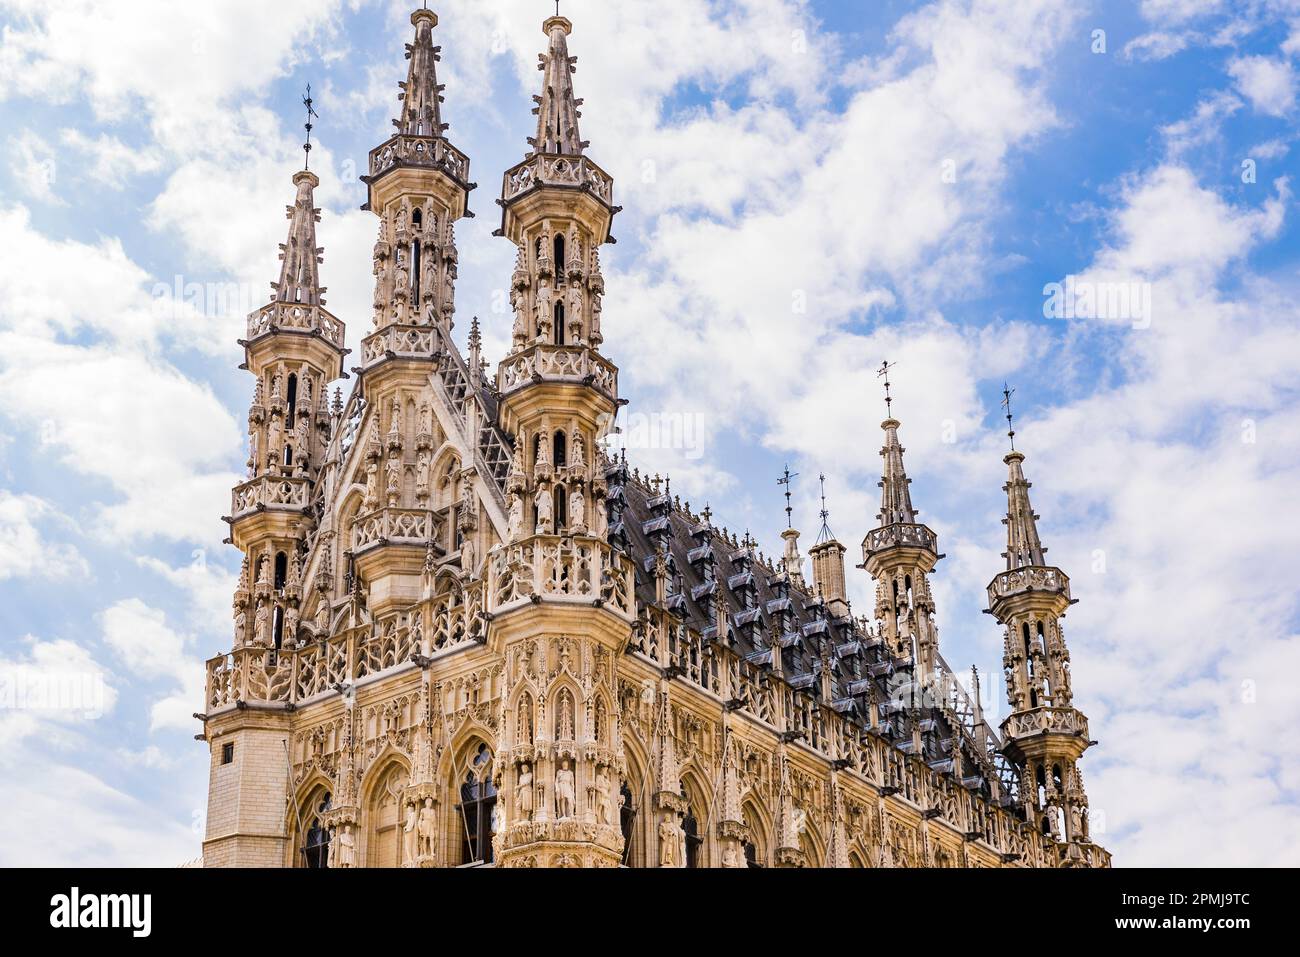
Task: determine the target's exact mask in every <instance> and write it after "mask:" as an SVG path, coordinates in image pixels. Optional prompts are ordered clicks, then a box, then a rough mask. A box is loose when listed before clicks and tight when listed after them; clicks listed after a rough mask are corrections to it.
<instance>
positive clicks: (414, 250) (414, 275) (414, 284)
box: [411, 210, 420, 302]
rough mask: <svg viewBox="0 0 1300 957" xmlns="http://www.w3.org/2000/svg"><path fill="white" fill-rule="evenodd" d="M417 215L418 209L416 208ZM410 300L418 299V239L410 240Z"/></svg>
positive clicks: (417, 300) (416, 300)
mask: <svg viewBox="0 0 1300 957" xmlns="http://www.w3.org/2000/svg"><path fill="white" fill-rule="evenodd" d="M416 214H417V215H419V210H416ZM411 301H412V302H419V301H420V241H419V240H418V239H414V240H412V241H411Z"/></svg>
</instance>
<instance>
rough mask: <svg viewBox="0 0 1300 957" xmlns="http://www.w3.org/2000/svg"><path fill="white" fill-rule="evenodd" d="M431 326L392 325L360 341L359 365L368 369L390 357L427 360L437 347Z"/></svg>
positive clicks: (434, 333)
mask: <svg viewBox="0 0 1300 957" xmlns="http://www.w3.org/2000/svg"><path fill="white" fill-rule="evenodd" d="M436 335H437V333H436V330H435V328H434V327H433V326H411V325H401V324H396V323H395V324H393V325H388V326H385V327H384V328H382V329H380V330H379V331H378V332H374V333H371V334H370V335H368V336H366V337H365V338H364V339H362V340H361V365H362V367H363V368H369V367H370V366H372V365H375V364H376V363H378V362H382V361H383V360H384V359H386V358H388V357H389V356H390V355H393V356H399V357H403V358H416V359H428V358H431V357H432V356H433V353H434V350H435V348H436V346H437V338H436Z"/></svg>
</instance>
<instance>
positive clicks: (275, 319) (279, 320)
mask: <svg viewBox="0 0 1300 957" xmlns="http://www.w3.org/2000/svg"><path fill="white" fill-rule="evenodd" d="M282 329H286V330H290V331H294V332H319V333H320V334H321V336H322V337H324V338H325V339H326V340H327V341H328V342H330V343H331V344H333V345H335V346H338V347H339V348H340V349H342V348H343V337H344V325H343V322H342V321H341V320H339V319H336V318H335V317H334V316H333V315H331V314H330V313H329V312H327V311H326V310H324V309H322V308H321V307H320V306H309V305H305V304H303V303H295V302H270V303H267V304H266V305H265V306H263V307H262V308H261V309H259V310H257V312H254V313H253V314H252V315H250V316H249V317H248V338H249V341H252V340H253V339H256V338H257V337H258V336H264V335H267V334H269V333H272V332H278V331H280V330H282Z"/></svg>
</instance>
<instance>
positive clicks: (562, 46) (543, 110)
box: [528, 16, 589, 156]
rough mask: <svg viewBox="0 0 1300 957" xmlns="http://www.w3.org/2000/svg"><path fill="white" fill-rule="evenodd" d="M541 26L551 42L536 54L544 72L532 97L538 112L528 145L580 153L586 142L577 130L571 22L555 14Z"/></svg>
mask: <svg viewBox="0 0 1300 957" xmlns="http://www.w3.org/2000/svg"><path fill="white" fill-rule="evenodd" d="M542 30H543V31H544V32H545V33H546V35H547V36H548V37H549V38H550V41H551V42H550V46H549V47H548V49H547V51H546V52H545V53H539V54H538V55H537V59H538V60H539V61H540V62H539V63H538V64H537V69H539V70H541V71H542V74H543V77H542V93H541V95H540V96H534V97H533V102H534V103H536V104H537V106H536V107H535V108H534V109H533V112H534V113H536V114H537V135H536V136H534V137H531V138H530V139H529V140H528V145H529V146H531V147H532V148H533V151H534V152H537V153H549V154H558V155H561V156H581V155H582V151H583V149H585V148H586V147H587V146H588V145H589V144H588V143H586V142H584V141H583V139H582V136H581V134H580V133H579V132H578V119H579V118H580V117H581V116H582V113H581V111H579V109H578V107H580V106H582V100H580V99H577V98H575V97H574V95H573V74H574V72H576V69H577V68H576V67H575V66H574V64H576V63H577V62H578V58H577V57H573V56H569V42H568V39H567V38H568V36H569V34H570V33H572V32H573V24H572V23H571V22H570V21H569V20H568V19H566V18H565V17H561V16H554V17H551V18H550V19H548V20H547V21H546V22H545V23H543V24H542Z"/></svg>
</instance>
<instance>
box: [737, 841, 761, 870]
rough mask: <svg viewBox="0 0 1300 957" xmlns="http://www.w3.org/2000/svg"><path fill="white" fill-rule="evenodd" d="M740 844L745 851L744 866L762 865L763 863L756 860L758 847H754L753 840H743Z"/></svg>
mask: <svg viewBox="0 0 1300 957" xmlns="http://www.w3.org/2000/svg"><path fill="white" fill-rule="evenodd" d="M740 846H741V848H742V849H743V850H744V851H745V866H746V867H762V866H763V865H762V864H761V863H760V862H759V860H758V848H756V847H755V846H754V845H753V842H751V841H745V842H744V843H743V844H741V845H740Z"/></svg>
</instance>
